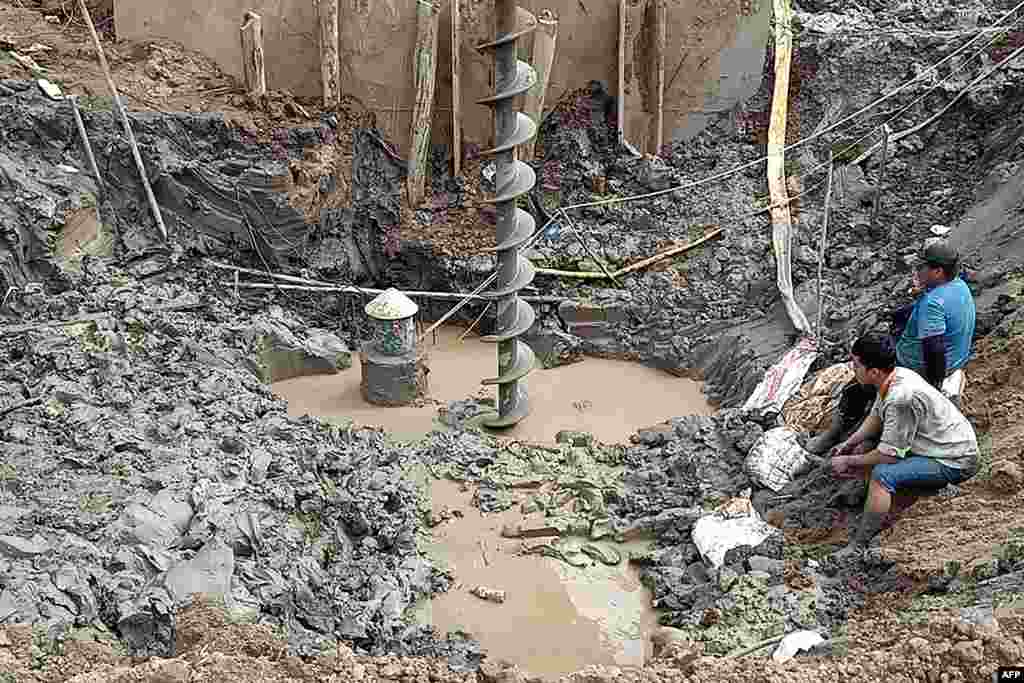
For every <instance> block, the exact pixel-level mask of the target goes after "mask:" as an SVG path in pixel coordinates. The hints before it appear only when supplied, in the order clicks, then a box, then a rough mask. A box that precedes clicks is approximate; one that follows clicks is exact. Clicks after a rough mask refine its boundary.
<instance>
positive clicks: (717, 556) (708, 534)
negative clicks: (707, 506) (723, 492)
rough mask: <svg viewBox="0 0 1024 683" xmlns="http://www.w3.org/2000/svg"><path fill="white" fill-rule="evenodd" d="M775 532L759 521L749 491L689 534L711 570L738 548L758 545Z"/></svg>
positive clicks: (699, 520) (695, 525)
mask: <svg viewBox="0 0 1024 683" xmlns="http://www.w3.org/2000/svg"><path fill="white" fill-rule="evenodd" d="M777 531H778V530H777V529H776V528H775V527H773V526H771V525H770V524H768V523H767V522H765V521H764V520H763V519H761V515H759V514H757V510H755V509H754V506H753V505H751V504H750V489H747V490H746V491H744V492H743V493H742V494H740V495H739V496H738V497H736V498H733V499H731V500H730V501H728V502H727V503H725V505H723V506H721V507H719V508H718V509H717V510H715V511H714V512H712V513H710V514H708V515H705V516H703V517H701V518H700V519H698V520H697V522H696V524H694V525H693V529H692V530H691V532H690V537H691V538H692V539H693V543H694V545H696V546H697V550H698V551H700V555H701V557H702V558H704V561H705V562H706V563H708V564H709V565H710V566H711V567H712V568H718V567H721V566H722V563H723V562H724V561H725V554H726V553H727V552H729V551H730V550H732V549H733V548H737V547H739V546H741V545H749V546H755V545H759V544H760V543H761V542H762V541H764V540H765V539H766V538H768V537H769V536H771V535H772V534H773V533H776V532H777Z"/></svg>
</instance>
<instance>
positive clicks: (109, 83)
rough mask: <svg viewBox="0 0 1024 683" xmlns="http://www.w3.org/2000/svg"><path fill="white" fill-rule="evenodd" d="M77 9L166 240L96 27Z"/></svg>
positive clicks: (82, 7)
mask: <svg viewBox="0 0 1024 683" xmlns="http://www.w3.org/2000/svg"><path fill="white" fill-rule="evenodd" d="M78 8H79V10H80V11H81V12H82V18H83V19H85V24H86V26H88V27H89V34H90V35H91V36H92V44H93V46H94V47H95V48H96V54H97V56H98V57H99V60H100V68H102V69H103V76H104V77H105V78H106V80H107V88H109V89H110V96H111V98H113V100H114V106H115V107H117V113H118V114H119V115H120V117H121V125H122V126H123V127H124V133H125V136H126V137H127V138H128V144H129V146H130V147H131V148H132V157H134V159H135V167H136V168H137V169H138V171H139V179H140V180H141V181H142V187H143V189H144V190H145V191H146V199H147V200H148V201H149V208H150V211H152V212H153V219H154V220H155V221H156V226H157V228H159V229H160V235H161V236H162V237H163V238H164V241H166V240H167V226H165V225H164V217H163V216H162V215H161V213H160V207H159V205H157V203H156V197H155V196H153V188H152V187H150V185H149V176H148V175H147V174H146V166H145V164H143V163H142V154H140V153H139V143H137V142H136V141H135V133H134V132H133V131H132V124H131V121H129V120H128V112H127V111H125V108H124V103H123V102H121V96H120V95H118V93H117V86H116V85H114V78H113V76H111V75H110V66H109V65H108V64H107V56H106V54H104V52H103V45H102V44H101V43H100V37H99V35H97V34H96V27H95V26H94V25H93V23H92V15H90V14H89V8H88V7H87V6H86V4H85V0H78Z"/></svg>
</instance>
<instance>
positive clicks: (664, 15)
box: [649, 0, 668, 156]
mask: <svg viewBox="0 0 1024 683" xmlns="http://www.w3.org/2000/svg"><path fill="white" fill-rule="evenodd" d="M650 15H651V25H650V27H649V28H650V34H649V35H650V36H651V64H650V66H649V68H650V74H651V81H652V83H651V85H650V93H651V106H650V109H651V110H652V112H653V117H654V120H653V121H652V122H651V138H650V148H651V149H650V153H651V154H654V155H655V156H657V155H660V154H661V148H662V146H663V145H664V144H665V49H666V44H667V43H668V4H667V2H666V0H652V5H651V7H650Z"/></svg>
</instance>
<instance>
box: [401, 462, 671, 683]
mask: <svg viewBox="0 0 1024 683" xmlns="http://www.w3.org/2000/svg"><path fill="white" fill-rule="evenodd" d="M463 488H464V487H462V485H460V484H457V483H454V482H450V481H434V482H433V483H432V484H430V487H429V492H430V499H431V509H432V512H433V515H434V517H435V519H437V518H438V517H442V518H447V519H446V521H444V522H442V523H441V524H440V525H438V526H437V527H435V528H434V530H433V534H432V539H431V540H430V541H429V542H428V544H427V546H426V550H427V554H428V555H429V556H430V557H431V559H432V560H433V561H434V562H435V563H436V564H437V565H438V566H440V567H445V568H448V569H450V570H451V571H452V573H453V574H454V575H455V583H454V584H453V586H452V587H451V589H450V590H449V591H448V592H446V593H443V594H441V595H438V596H437V597H435V598H434V599H432V600H430V601H429V602H426V603H424V604H422V605H420V606H419V608H418V609H417V611H416V617H417V619H418V620H419V621H420V622H421V623H425V624H431V625H433V626H434V627H436V628H437V630H438V631H439V632H441V633H449V632H452V631H464V632H466V633H469V634H472V635H473V637H474V638H476V639H477V640H478V641H480V644H481V645H482V646H483V647H484V649H485V651H486V652H487V656H488V657H489V658H493V659H499V660H500V659H505V660H507V661H509V662H512V663H514V664H517V665H519V667H520V668H521V669H523V670H524V671H526V672H528V673H530V674H532V675H534V676H545V677H555V676H560V675H563V674H567V673H572V672H574V671H578V670H580V669H583V668H585V667H587V666H590V665H592V664H604V665H617V666H637V667H639V666H642V665H643V664H644V661H645V660H646V659H647V658H648V657H649V655H650V640H649V636H650V633H651V631H652V629H653V628H655V627H656V626H657V616H656V614H655V611H654V610H653V609H652V608H651V597H650V593H649V591H648V590H647V589H646V588H644V587H643V586H642V585H641V583H640V579H639V572H638V571H637V570H636V569H635V568H633V567H631V566H630V565H629V563H628V555H627V553H628V551H629V550H640V549H643V547H644V545H643V544H642V543H636V542H634V543H632V544H630V545H623V544H614V543H610V542H606V541H600V542H598V544H599V545H602V546H604V547H606V548H608V547H612V548H615V549H617V550H618V551H619V552H620V553H621V555H622V560H621V562H619V564H618V565H616V566H607V565H604V564H602V563H599V562H596V561H595V562H592V563H591V565H590V566H588V567H573V566H570V565H568V564H566V563H565V562H563V561H562V560H559V559H554V558H550V557H542V556H540V555H523V554H520V551H521V549H522V548H523V545H524V544H526V545H530V544H536V543H542V542H545V541H548V540H551V539H530V540H522V539H512V538H502V536H501V529H502V527H503V526H504V525H506V524H512V525H513V526H515V525H517V524H518V523H519V522H520V521H522V520H523V519H527V517H526V516H524V515H522V514H520V513H519V512H518V506H514V507H513V508H512V509H511V510H508V511H506V512H502V513H496V514H490V515H485V514H483V513H481V512H480V511H479V510H478V509H477V508H475V507H473V504H472V496H473V492H472V489H471V488H469V487H466V490H463ZM574 541H577V539H564V540H563V541H562V542H561V543H562V544H564V545H566V546H569V547H571V546H572V544H573V543H574ZM583 541H584V539H578V542H579V543H582V542H583ZM477 587H483V588H485V589H489V590H493V591H503V592H504V593H505V596H504V602H501V603H496V602H491V601H488V600H484V599H482V598H480V597H478V596H477V595H475V594H474V593H472V592H471V591H473V590H474V589H475V588H477Z"/></svg>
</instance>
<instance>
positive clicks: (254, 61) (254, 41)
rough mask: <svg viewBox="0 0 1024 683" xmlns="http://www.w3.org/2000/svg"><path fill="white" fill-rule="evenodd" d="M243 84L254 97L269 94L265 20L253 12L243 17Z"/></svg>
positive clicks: (240, 31) (241, 29) (241, 30)
mask: <svg viewBox="0 0 1024 683" xmlns="http://www.w3.org/2000/svg"><path fill="white" fill-rule="evenodd" d="M238 30H239V33H240V34H241V38H242V82H243V83H244V84H245V92H246V93H247V94H248V95H250V96H252V97H262V96H264V95H266V94H267V70H266V62H265V60H264V56H263V19H262V18H261V17H260V15H258V14H256V13H255V12H253V11H251V10H250V11H248V12H246V13H245V14H244V15H243V16H242V25H241V27H240V28H239V29H238Z"/></svg>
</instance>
